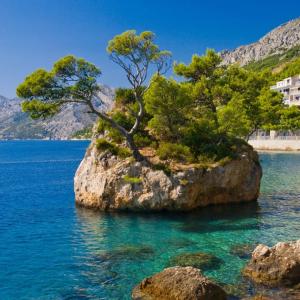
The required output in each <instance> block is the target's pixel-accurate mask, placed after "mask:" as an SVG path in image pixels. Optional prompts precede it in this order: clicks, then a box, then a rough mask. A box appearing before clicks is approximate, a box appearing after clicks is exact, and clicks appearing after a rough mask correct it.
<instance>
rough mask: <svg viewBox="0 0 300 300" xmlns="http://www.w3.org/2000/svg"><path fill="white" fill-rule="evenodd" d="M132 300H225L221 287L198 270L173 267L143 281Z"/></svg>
mask: <svg viewBox="0 0 300 300" xmlns="http://www.w3.org/2000/svg"><path fill="white" fill-rule="evenodd" d="M132 299H134V300H138V299H140V300H147V299H148V300H150V299H151V300H161V299H164V300H173V299H186V300H197V299H203V300H226V299H227V297H226V293H225V292H224V291H223V289H222V288H221V287H219V286H218V285H217V284H215V283H213V282H212V281H210V280H208V279H207V278H205V277H204V276H203V275H202V274H201V272H200V270H199V269H196V268H193V267H185V268H183V267H173V268H167V269H164V270H163V271H162V272H160V273H157V274H155V275H153V276H152V277H148V278H146V279H144V280H143V281H142V282H141V283H140V284H139V285H137V286H136V287H135V288H134V290H133V292H132Z"/></svg>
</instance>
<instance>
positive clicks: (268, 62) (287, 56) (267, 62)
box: [245, 45, 300, 71]
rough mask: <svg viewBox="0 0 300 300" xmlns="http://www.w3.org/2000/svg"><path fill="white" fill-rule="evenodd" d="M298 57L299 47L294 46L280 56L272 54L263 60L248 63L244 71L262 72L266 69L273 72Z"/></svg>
mask: <svg viewBox="0 0 300 300" xmlns="http://www.w3.org/2000/svg"><path fill="white" fill-rule="evenodd" d="M299 56H300V45H298V46H295V47H293V48H291V49H289V50H286V51H285V52H283V53H281V54H273V55H270V56H267V57H266V58H264V59H261V60H258V61H253V62H250V63H249V64H247V65H246V66H245V68H246V69H248V70H252V71H263V70H266V69H269V70H273V69H275V68H276V67H278V66H280V65H283V64H285V63H288V62H291V61H292V60H293V59H295V58H298V57H299Z"/></svg>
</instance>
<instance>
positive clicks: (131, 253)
mask: <svg viewBox="0 0 300 300" xmlns="http://www.w3.org/2000/svg"><path fill="white" fill-rule="evenodd" d="M154 252H155V251H154V250H153V248H152V247H150V246H148V245H123V246H119V247H117V248H115V249H112V250H110V251H106V252H103V253H101V254H98V255H97V259H98V260H100V261H119V260H146V259H151V258H152V257H153V255H154Z"/></svg>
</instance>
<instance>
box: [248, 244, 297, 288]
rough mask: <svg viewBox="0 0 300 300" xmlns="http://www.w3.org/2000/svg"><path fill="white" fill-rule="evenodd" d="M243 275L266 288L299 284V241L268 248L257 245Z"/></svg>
mask: <svg viewBox="0 0 300 300" xmlns="http://www.w3.org/2000/svg"><path fill="white" fill-rule="evenodd" d="M243 274H244V275H245V276H246V277H249V278H250V279H252V280H253V281H254V282H256V283H260V284H264V285H267V286H293V285H296V284H299V283H300V240H298V241H295V242H285V243H278V244H276V245H275V246H274V247H271V248H269V247H268V246H265V245H262V244H260V245H258V246H257V247H256V248H255V250H254V251H253V253H252V258H251V260H250V262H249V263H248V264H247V266H246V267H245V268H244V270H243Z"/></svg>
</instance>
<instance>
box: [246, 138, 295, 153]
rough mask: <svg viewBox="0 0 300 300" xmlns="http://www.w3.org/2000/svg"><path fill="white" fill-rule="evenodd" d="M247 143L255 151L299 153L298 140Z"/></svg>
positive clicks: (251, 141) (265, 140)
mask: <svg viewBox="0 0 300 300" xmlns="http://www.w3.org/2000/svg"><path fill="white" fill-rule="evenodd" d="M248 143H249V144H250V145H251V146H252V147H253V148H254V149H256V150H278V151H300V139H253V140H249V141H248Z"/></svg>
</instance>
